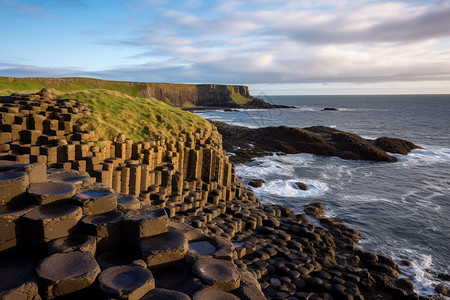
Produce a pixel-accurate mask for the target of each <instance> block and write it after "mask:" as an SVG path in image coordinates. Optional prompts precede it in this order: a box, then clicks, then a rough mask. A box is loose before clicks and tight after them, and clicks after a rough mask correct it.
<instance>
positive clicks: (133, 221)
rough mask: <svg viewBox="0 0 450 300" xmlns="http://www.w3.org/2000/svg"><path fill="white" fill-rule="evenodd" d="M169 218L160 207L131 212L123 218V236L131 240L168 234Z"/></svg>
mask: <svg viewBox="0 0 450 300" xmlns="http://www.w3.org/2000/svg"><path fill="white" fill-rule="evenodd" d="M167 224H168V217H167V214H166V211H165V210H164V209H162V208H159V207H156V206H155V207H146V208H141V209H138V210H131V211H129V212H127V213H126V214H125V216H124V217H123V227H122V232H123V236H124V237H125V238H126V239H129V240H137V239H139V238H144V237H149V236H154V235H158V234H161V233H164V232H167Z"/></svg>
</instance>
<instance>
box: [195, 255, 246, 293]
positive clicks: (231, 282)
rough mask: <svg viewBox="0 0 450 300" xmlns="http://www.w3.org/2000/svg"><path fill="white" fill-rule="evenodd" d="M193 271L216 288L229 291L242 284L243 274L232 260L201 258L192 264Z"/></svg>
mask: <svg viewBox="0 0 450 300" xmlns="http://www.w3.org/2000/svg"><path fill="white" fill-rule="evenodd" d="M192 272H193V273H194V274H195V275H196V276H198V277H199V278H200V279H201V280H202V281H203V282H204V283H205V284H207V285H209V286H211V287H212V288H215V289H219V290H222V291H226V292H229V291H232V290H235V289H237V288H238V287H239V286H240V278H241V274H240V273H239V272H238V271H237V268H236V265H235V264H234V263H232V262H231V261H226V260H219V259H215V258H209V259H200V260H198V261H197V262H195V264H194V265H193V266H192Z"/></svg>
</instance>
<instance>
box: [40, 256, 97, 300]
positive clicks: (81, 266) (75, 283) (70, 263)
mask: <svg viewBox="0 0 450 300" xmlns="http://www.w3.org/2000/svg"><path fill="white" fill-rule="evenodd" d="M36 272H37V275H38V278H39V280H40V283H41V288H42V292H43V293H44V296H45V297H47V298H49V299H53V298H55V297H59V296H64V295H69V294H74V293H76V292H80V291H82V290H84V289H86V288H88V287H89V286H90V285H91V284H92V283H93V282H94V281H95V279H96V278H97V275H98V274H99V273H100V267H99V266H98V264H97V262H96V261H95V258H94V256H93V255H92V254H91V253H89V252H79V251H74V252H68V253H56V254H53V255H51V256H49V257H47V258H45V259H44V260H42V261H41V262H40V264H39V266H38V268H37V269H36Z"/></svg>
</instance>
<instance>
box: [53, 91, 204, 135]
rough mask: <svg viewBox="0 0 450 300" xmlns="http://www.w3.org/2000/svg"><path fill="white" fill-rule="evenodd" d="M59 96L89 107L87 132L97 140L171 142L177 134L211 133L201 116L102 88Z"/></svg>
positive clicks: (154, 101)
mask: <svg viewBox="0 0 450 300" xmlns="http://www.w3.org/2000/svg"><path fill="white" fill-rule="evenodd" d="M59 96H61V97H64V98H70V99H76V100H78V101H80V102H84V103H87V104H88V105H89V108H90V109H91V112H92V115H91V116H90V117H89V126H88V129H89V130H94V131H95V132H96V135H97V137H98V138H99V139H100V140H113V139H114V137H116V136H117V135H118V134H119V133H124V134H125V135H126V136H127V137H128V138H131V139H132V140H134V141H150V140H157V139H161V138H165V139H168V140H174V139H175V138H176V137H178V136H179V135H180V133H185V132H186V133H192V132H195V131H196V130H197V129H199V128H201V129H204V130H211V125H210V124H209V122H207V121H206V120H204V119H203V118H202V117H200V116H198V115H195V114H192V113H189V112H186V111H182V110H181V109H179V108H176V107H172V106H170V105H167V104H165V103H163V102H161V101H158V100H156V99H145V98H140V97H132V96H128V95H125V94H123V93H119V92H116V91H110V90H105V89H97V90H87V91H75V92H69V93H61V94H59Z"/></svg>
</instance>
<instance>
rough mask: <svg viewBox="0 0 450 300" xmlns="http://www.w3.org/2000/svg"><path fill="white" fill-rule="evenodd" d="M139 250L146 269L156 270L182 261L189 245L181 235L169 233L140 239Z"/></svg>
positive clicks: (179, 233)
mask: <svg viewBox="0 0 450 300" xmlns="http://www.w3.org/2000/svg"><path fill="white" fill-rule="evenodd" d="M139 248H140V250H141V253H142V258H143V259H144V260H145V262H146V263H147V265H148V267H149V268H151V269H157V268H161V267H164V266H167V265H170V264H173V263H175V262H178V261H180V260H181V259H183V258H184V256H185V255H186V252H187V251H188V249H189V244H188V241H187V239H186V237H185V236H184V234H183V233H181V232H177V231H169V232H166V233H162V234H159V235H155V236H150V237H146V238H142V239H140V240H139Z"/></svg>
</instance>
